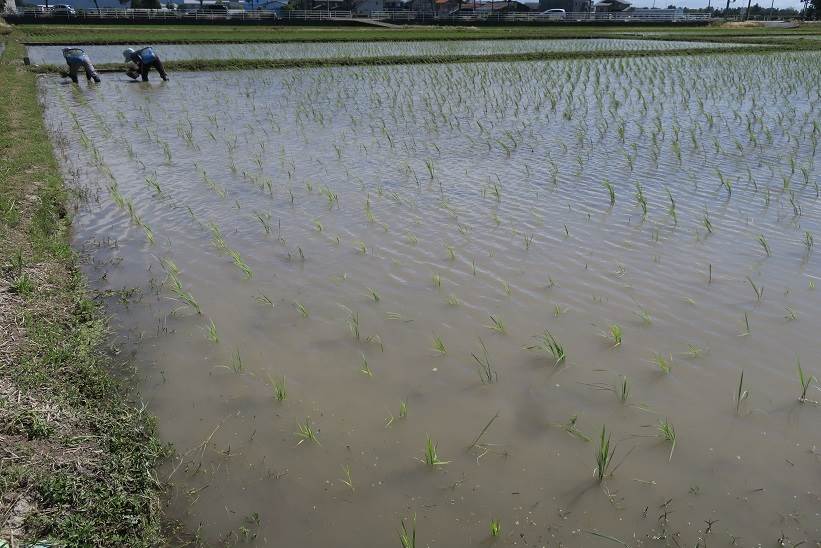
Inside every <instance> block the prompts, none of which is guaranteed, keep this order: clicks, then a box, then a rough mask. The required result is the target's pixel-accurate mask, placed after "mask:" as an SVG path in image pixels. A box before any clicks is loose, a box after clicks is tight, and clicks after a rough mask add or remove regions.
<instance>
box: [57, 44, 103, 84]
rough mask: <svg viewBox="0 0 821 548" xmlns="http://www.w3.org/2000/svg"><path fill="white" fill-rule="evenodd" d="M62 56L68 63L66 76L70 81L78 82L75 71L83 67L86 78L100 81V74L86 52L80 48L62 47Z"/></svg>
mask: <svg viewBox="0 0 821 548" xmlns="http://www.w3.org/2000/svg"><path fill="white" fill-rule="evenodd" d="M63 57H65V59H66V63H67V64H68V76H69V78H71V81H72V82H74V83H75V84H77V83H79V82H78V81H77V73H78V72H80V69H81V68H83V69H85V71H86V78H87V79H88V80H89V81H91V80H94V81H95V82H97V83H98V84H99V83H100V75H99V74H97V71H96V70H95V69H94V65H92V64H91V59H89V58H88V55H86V52H84V51H83V50H81V49H80V48H64V49H63Z"/></svg>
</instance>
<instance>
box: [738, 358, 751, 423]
mask: <svg viewBox="0 0 821 548" xmlns="http://www.w3.org/2000/svg"><path fill="white" fill-rule="evenodd" d="M749 397H750V392H749V390H747V389H746V388H744V370H743V369H742V370H741V375H740V376H739V377H738V387H737V388H736V392H735V412H736V415H740V414H741V406H742V405H744V402H745V401H747V399H749Z"/></svg>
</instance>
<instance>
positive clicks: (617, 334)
mask: <svg viewBox="0 0 821 548" xmlns="http://www.w3.org/2000/svg"><path fill="white" fill-rule="evenodd" d="M609 331H610V332H609V335H608V334H607V333H605V336H609V338H610V339H611V340H612V341H613V348H616V347H618V346H621V341H622V331H621V327H619V325H618V324H615V323H614V324H613V325H611V326H610V328H609Z"/></svg>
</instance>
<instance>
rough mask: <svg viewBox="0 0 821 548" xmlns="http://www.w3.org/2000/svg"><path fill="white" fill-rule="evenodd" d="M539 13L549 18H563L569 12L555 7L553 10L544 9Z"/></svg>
mask: <svg viewBox="0 0 821 548" xmlns="http://www.w3.org/2000/svg"><path fill="white" fill-rule="evenodd" d="M539 15H542V16H544V17H546V18H547V19H556V20H561V19H564V18H565V16H566V15H567V13H565V11H564V10H563V9H561V8H554V9H552V10H546V11H543V12H542V13H540V14H539Z"/></svg>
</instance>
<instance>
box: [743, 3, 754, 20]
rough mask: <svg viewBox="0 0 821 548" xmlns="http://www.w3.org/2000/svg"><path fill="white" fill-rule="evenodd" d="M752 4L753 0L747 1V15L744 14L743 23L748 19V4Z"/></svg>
mask: <svg viewBox="0 0 821 548" xmlns="http://www.w3.org/2000/svg"><path fill="white" fill-rule="evenodd" d="M752 3H753V0H747V13H745V14H744V20H745V21H746V20H747V19H749V18H750V4H752Z"/></svg>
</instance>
